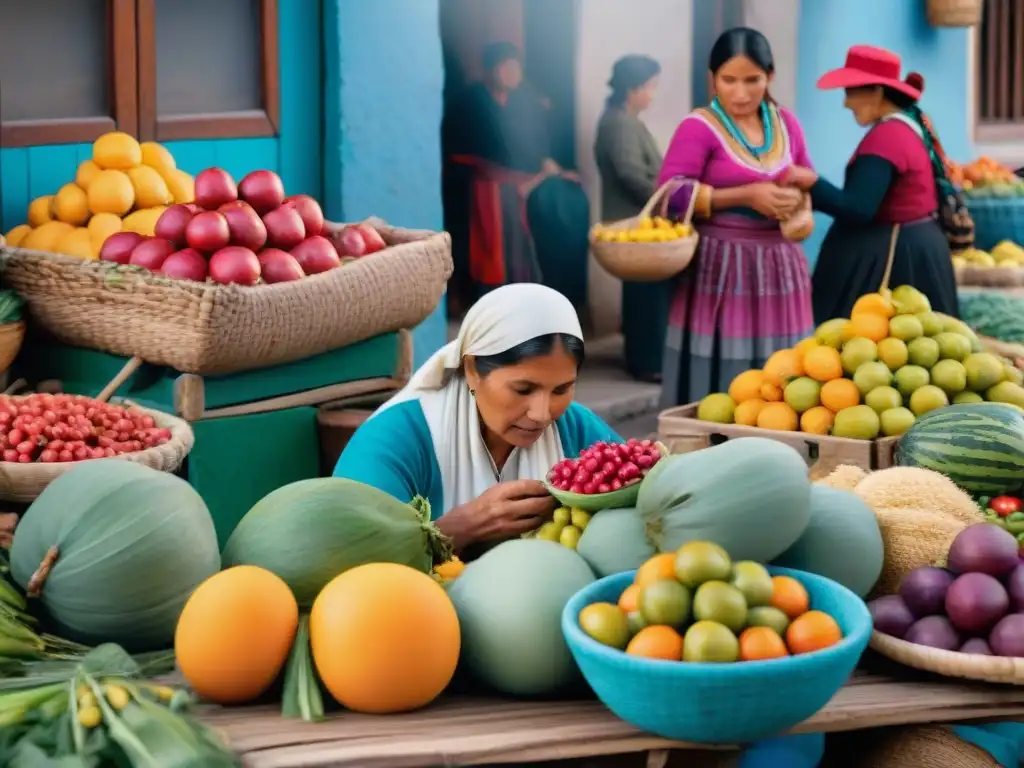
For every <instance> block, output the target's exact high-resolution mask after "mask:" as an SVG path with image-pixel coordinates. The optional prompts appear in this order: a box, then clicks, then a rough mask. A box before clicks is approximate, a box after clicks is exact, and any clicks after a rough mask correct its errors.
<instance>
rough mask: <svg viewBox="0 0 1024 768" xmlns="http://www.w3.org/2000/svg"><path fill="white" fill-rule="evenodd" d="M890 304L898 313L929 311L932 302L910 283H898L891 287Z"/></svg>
mask: <svg viewBox="0 0 1024 768" xmlns="http://www.w3.org/2000/svg"><path fill="white" fill-rule="evenodd" d="M892 304H893V306H894V307H896V312H897V313H900V314H904V313H909V314H912V315H914V314H917V313H918V312H930V311H931V309H932V304H931V302H930V301H928V297H927V296H925V295H924V294H923V293H921V292H920V291H919V290H917V288H915V287H914V286H912V285H900V286H897V287H896V288H893V289H892Z"/></svg>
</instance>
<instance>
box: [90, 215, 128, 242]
mask: <svg viewBox="0 0 1024 768" xmlns="http://www.w3.org/2000/svg"><path fill="white" fill-rule="evenodd" d="M88 229H89V235H90V236H91V237H92V241H93V245H94V246H96V247H97V248H98V247H99V245H102V244H103V241H105V240H106V239H107V238H108V237H110V236H111V235H113V234H116V233H118V232H120V231H121V217H120V216H115V215H114V214H112V213H97V214H96V215H95V216H93V217H92V218H91V219H89V227H88ZM97 243H98V244H99V245H97Z"/></svg>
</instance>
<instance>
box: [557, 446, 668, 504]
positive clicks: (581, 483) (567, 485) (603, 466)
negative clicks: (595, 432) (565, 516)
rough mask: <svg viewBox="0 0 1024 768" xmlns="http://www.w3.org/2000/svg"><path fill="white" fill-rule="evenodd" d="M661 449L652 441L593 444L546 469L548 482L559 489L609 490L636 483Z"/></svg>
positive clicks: (587, 492)
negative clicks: (547, 470) (577, 455)
mask: <svg viewBox="0 0 1024 768" xmlns="http://www.w3.org/2000/svg"><path fill="white" fill-rule="evenodd" d="M659 459H661V450H660V449H659V447H658V445H657V443H655V442H654V441H653V440H636V439H631V440H627V441H626V442H624V443H594V444H593V445H592V446H590V447H589V448H584V449H583V450H582V451H580V455H579V457H578V458H575V459H562V460H561V461H560V462H558V463H557V464H555V466H553V467H552V468H551V471H550V472H548V482H549V483H551V485H552V486H554V487H555V488H557V489H558V490H560V491H570V492H571V493H582V494H586V495H591V494H594V493H610V492H612V491H617V490H619V489H621V488H625V487H626V486H629V485H633V484H635V483H639V482H640V481H641V480H642V479H643V478H644V475H646V474H647V473H648V472H649V471H650V470H651V467H653V466H654V465H655V464H657V463H658V460H659Z"/></svg>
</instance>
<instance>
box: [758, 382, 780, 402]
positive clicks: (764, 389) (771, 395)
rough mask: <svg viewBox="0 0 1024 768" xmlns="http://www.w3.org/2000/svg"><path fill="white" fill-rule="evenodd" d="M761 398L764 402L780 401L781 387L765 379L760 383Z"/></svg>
mask: <svg viewBox="0 0 1024 768" xmlns="http://www.w3.org/2000/svg"><path fill="white" fill-rule="evenodd" d="M761 399H762V400H764V401H765V402H766V403H778V402H781V401H782V387H780V386H779V385H778V384H773V383H772V382H770V381H766V382H765V383H764V384H762V385H761Z"/></svg>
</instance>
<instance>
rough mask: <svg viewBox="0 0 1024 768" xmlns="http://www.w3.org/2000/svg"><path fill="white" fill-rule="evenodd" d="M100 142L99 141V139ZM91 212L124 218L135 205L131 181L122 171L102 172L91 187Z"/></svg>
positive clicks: (89, 194) (89, 193)
mask: <svg viewBox="0 0 1024 768" xmlns="http://www.w3.org/2000/svg"><path fill="white" fill-rule="evenodd" d="M97 141H98V139H97ZM88 196H89V210H90V211H92V212H93V213H113V214H117V215H118V216H123V215H124V214H126V213H128V211H130V210H131V209H132V205H134V203H135V190H134V188H133V187H132V182H131V179H129V178H128V175H127V174H125V173H122V172H121V171H101V172H100V173H98V174H97V175H96V178H95V179H93V180H92V184H90V185H89V192H88Z"/></svg>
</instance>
